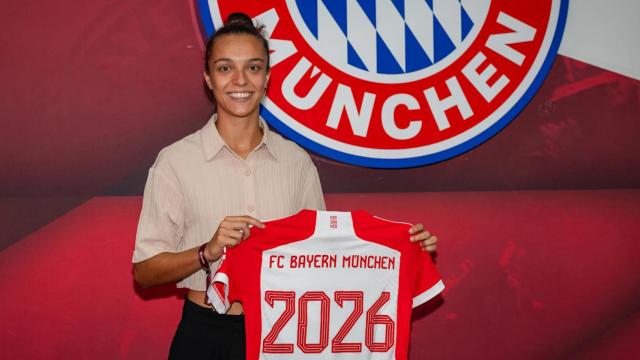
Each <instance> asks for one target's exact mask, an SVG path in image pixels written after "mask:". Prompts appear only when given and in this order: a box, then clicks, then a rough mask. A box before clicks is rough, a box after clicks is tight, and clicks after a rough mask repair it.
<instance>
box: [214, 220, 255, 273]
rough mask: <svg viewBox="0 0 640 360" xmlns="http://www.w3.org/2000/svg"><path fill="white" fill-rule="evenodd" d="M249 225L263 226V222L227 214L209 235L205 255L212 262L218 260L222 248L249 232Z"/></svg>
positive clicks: (232, 243)
mask: <svg viewBox="0 0 640 360" xmlns="http://www.w3.org/2000/svg"><path fill="white" fill-rule="evenodd" d="M250 226H257V227H259V228H261V229H262V228H264V224H263V223H262V222H261V221H260V220H258V219H256V218H253V217H251V216H246V215H245V216H227V217H225V218H224V219H222V221H221V222H220V225H218V229H217V230H216V232H215V233H214V234H213V237H211V240H209V242H208V243H207V247H206V248H205V253H204V255H205V257H206V258H207V260H209V261H211V262H213V261H216V260H218V258H220V256H222V254H223V252H224V248H225V247H227V246H229V247H234V246H236V245H238V244H240V242H242V241H243V240H245V239H246V238H248V237H249V235H250V234H251V229H250Z"/></svg>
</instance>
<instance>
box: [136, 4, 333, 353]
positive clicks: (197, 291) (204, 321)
mask: <svg viewBox="0 0 640 360" xmlns="http://www.w3.org/2000/svg"><path fill="white" fill-rule="evenodd" d="M204 78H205V81H206V83H207V85H208V87H209V89H211V91H212V93H213V97H214V99H215V101H216V105H217V106H216V113H215V114H214V115H213V116H212V117H211V119H210V120H209V122H207V124H206V125H205V126H204V127H203V128H202V129H201V130H199V131H197V132H196V133H194V134H191V135H189V136H187V137H185V138H184V139H182V140H179V141H177V142H176V143H174V144H172V145H170V146H168V147H167V148H165V149H163V150H162V151H161V152H160V154H159V155H158V158H157V160H156V162H155V163H154V165H153V166H152V167H151V169H150V170H149V177H148V179H147V184H146V186H145V192H144V199H143V207H142V212H141V214H140V221H139V225H138V233H137V237H136V248H135V252H134V257H133V262H134V275H135V278H136V281H137V282H138V283H139V284H140V285H142V286H143V287H149V286H154V285H159V284H165V283H172V282H177V283H178V287H185V288H188V289H189V291H188V293H187V298H186V299H185V304H184V308H183V313H182V320H181V321H180V324H179V326H178V329H177V331H176V334H175V336H174V339H173V342H172V344H171V350H170V355H169V357H170V358H171V359H192V358H197V359H241V358H244V351H245V345H244V344H245V334H244V319H243V317H242V316H240V315H241V314H242V306H241V305H240V304H234V305H233V306H232V307H231V309H230V310H229V311H228V313H227V314H217V313H215V312H214V311H212V309H211V306H210V305H209V304H207V301H206V298H205V292H204V290H205V289H206V285H207V283H208V280H207V279H208V276H207V275H208V274H209V273H210V272H211V271H213V272H215V271H216V269H217V268H218V266H219V263H220V258H221V256H222V254H223V249H224V248H225V247H227V246H229V247H233V246H236V245H238V244H239V243H240V242H241V241H243V240H245V239H246V238H247V237H249V235H250V232H251V230H250V228H249V227H250V226H258V227H263V226H264V225H263V224H262V222H261V221H259V220H258V219H263V220H269V219H277V218H282V217H285V216H289V215H291V214H294V213H296V212H298V211H300V210H301V209H305V208H307V209H317V210H324V208H325V205H324V199H323V195H322V189H321V187H320V181H319V178H318V172H317V170H316V168H315V166H314V165H313V162H312V161H311V158H310V157H309V155H308V154H307V153H306V152H305V151H304V150H302V149H301V148H300V147H299V146H297V145H295V144H294V143H292V142H291V141H288V140H285V139H284V138H282V137H281V136H280V135H278V134H276V133H272V132H270V131H269V128H268V126H267V124H266V123H265V122H264V120H262V119H261V118H260V116H259V108H260V101H261V100H262V97H263V96H264V94H265V90H266V86H267V81H268V78H269V47H268V42H267V40H266V38H265V37H264V36H263V35H262V33H261V28H260V27H255V26H254V24H253V22H252V21H251V19H250V18H249V17H248V16H247V15H245V14H231V15H230V16H229V18H228V20H227V22H226V23H225V25H224V26H223V27H221V28H220V29H218V30H217V31H216V33H215V34H214V35H213V36H212V37H211V39H209V41H208V43H207V50H206V55H205V63H204ZM241 214H244V215H241ZM229 215H241V216H229ZM212 234H213V235H212Z"/></svg>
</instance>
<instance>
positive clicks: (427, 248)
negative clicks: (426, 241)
mask: <svg viewBox="0 0 640 360" xmlns="http://www.w3.org/2000/svg"><path fill="white" fill-rule="evenodd" d="M420 248H421V249H422V251H428V252H430V253H431V252H434V251H436V248H437V246H436V245H435V244H433V245H429V246H421V247H420Z"/></svg>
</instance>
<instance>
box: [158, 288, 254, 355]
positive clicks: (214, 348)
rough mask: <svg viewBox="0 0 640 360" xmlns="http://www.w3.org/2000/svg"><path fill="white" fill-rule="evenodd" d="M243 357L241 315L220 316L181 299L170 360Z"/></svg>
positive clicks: (242, 317) (242, 323)
mask: <svg viewBox="0 0 640 360" xmlns="http://www.w3.org/2000/svg"><path fill="white" fill-rule="evenodd" d="M245 358H246V353H245V338H244V316H242V315H220V314H217V313H216V312H214V311H213V310H211V309H207V308H203V307H202V306H199V305H197V304H195V303H193V302H191V301H190V300H189V299H188V298H185V301H184V307H183V308H182V319H181V320H180V324H179V325H178V329H177V330H176V334H175V335H174V336H173V341H172V342H171V350H170V351H169V359H170V360H182V359H196V360H208V359H210V360H219V359H220V360H226V359H229V360H241V359H245Z"/></svg>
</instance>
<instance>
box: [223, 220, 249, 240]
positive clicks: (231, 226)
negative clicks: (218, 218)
mask: <svg viewBox="0 0 640 360" xmlns="http://www.w3.org/2000/svg"><path fill="white" fill-rule="evenodd" d="M220 226H221V227H222V228H223V229H227V230H233V231H237V232H239V233H240V237H241V238H242V240H245V239H246V238H248V237H249V236H250V235H251V228H250V227H249V223H247V222H245V221H224V224H221V225H220Z"/></svg>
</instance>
